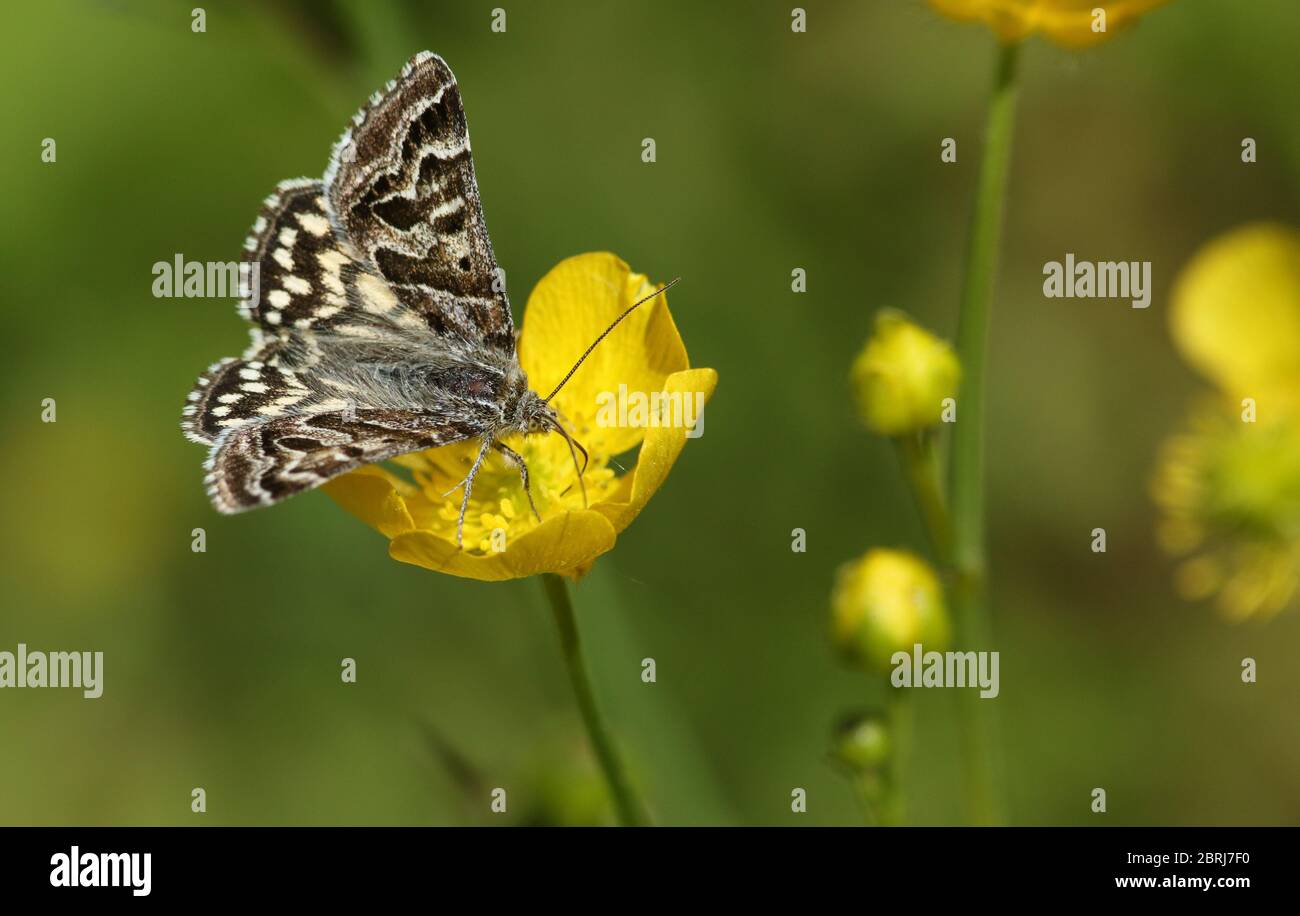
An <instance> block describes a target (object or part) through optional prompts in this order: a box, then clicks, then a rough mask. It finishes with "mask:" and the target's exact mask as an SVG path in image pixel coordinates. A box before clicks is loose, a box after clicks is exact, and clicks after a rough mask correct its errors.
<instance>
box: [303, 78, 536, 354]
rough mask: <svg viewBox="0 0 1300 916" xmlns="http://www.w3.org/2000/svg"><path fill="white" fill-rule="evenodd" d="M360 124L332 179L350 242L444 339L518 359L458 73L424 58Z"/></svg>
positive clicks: (337, 154)
mask: <svg viewBox="0 0 1300 916" xmlns="http://www.w3.org/2000/svg"><path fill="white" fill-rule="evenodd" d="M353 120H354V126H353V127H352V129H350V130H349V131H348V132H347V133H346V134H344V135H343V137H342V139H340V141H339V143H338V144H337V146H336V147H335V150H334V156H333V159H332V160H331V163H330V167H329V169H328V170H327V171H326V174H325V181H326V185H327V191H328V200H329V203H330V208H331V210H332V211H333V213H334V215H335V218H336V219H337V221H338V224H339V226H340V227H341V228H342V230H343V231H344V232H345V234H346V235H347V238H348V240H349V242H350V243H351V244H352V245H353V246H354V247H355V248H356V249H357V250H358V251H359V252H360V253H361V255H362V256H363V257H364V258H365V259H366V260H367V262H368V264H369V265H370V266H372V267H373V269H374V270H376V271H377V272H378V273H379V274H380V275H381V276H382V277H383V278H384V279H385V280H386V281H387V282H388V284H389V286H390V287H391V288H392V289H393V291H394V292H395V293H396V295H397V297H398V298H399V299H400V300H401V302H402V303H403V304H404V305H405V306H407V307H408V308H410V309H413V310H415V311H416V312H417V313H418V314H419V315H420V316H421V317H422V318H423V319H424V320H425V322H426V323H427V324H428V326H429V327H430V328H431V329H432V330H433V331H434V332H435V333H437V334H439V335H444V336H448V337H455V338H457V339H459V340H461V341H464V342H465V343H467V344H469V345H473V346H482V347H487V348H491V349H494V350H496V351H499V352H500V353H503V354H506V355H511V354H513V353H514V346H515V340H514V322H513V321H512V319H511V316H510V304H509V302H508V300H507V299H506V294H505V290H504V285H503V284H502V283H500V282H499V279H498V273H497V264H496V257H495V255H494V254H493V251H492V243H491V241H490V240H489V238H488V233H487V225H486V223H485V222H484V219H483V208H482V204H481V203H480V201H479V193H478V184H477V182H476V181H475V178H474V162H473V159H472V158H471V156H470V145H469V133H468V130H467V128H466V123H465V111H464V108H463V106H462V104H461V97H460V88H459V87H458V86H457V85H456V79H455V77H454V76H452V73H451V70H450V69H449V68H448V67H447V65H446V63H444V62H443V60H442V58H440V57H438V56H436V55H433V54H429V53H427V52H425V53H422V54H420V55H417V56H416V57H414V58H412V60H411V61H410V62H409V63H407V65H406V67H405V68H403V70H402V75H401V76H400V78H399V79H397V80H395V81H393V82H392V83H390V84H389V86H388V87H387V91H386V92H384V93H376V94H375V95H374V96H373V97H372V98H371V102H370V104H369V105H368V106H367V107H365V108H364V109H362V110H361V111H360V112H359V113H358V114H357V116H356V117H355V118H354V119H353Z"/></svg>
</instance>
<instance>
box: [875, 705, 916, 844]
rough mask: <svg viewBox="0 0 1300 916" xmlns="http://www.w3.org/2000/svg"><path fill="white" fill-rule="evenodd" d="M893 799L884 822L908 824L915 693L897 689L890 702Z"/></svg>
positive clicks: (887, 808)
mask: <svg viewBox="0 0 1300 916" xmlns="http://www.w3.org/2000/svg"><path fill="white" fill-rule="evenodd" d="M889 742H890V746H891V748H892V749H891V752H890V755H889V796H888V799H887V801H886V804H885V809H884V812H883V814H882V816H881V819H880V823H881V824H882V825H883V826H886V827H897V826H900V825H902V824H905V823H907V780H906V773H907V765H908V763H909V760H910V757H911V754H912V692H911V691H910V690H908V691H903V690H893V691H892V692H891V696H890V700H889Z"/></svg>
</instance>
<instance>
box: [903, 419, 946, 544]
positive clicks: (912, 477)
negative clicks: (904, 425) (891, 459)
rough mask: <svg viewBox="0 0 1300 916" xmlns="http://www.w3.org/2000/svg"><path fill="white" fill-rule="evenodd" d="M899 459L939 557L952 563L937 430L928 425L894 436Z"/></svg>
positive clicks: (926, 531)
mask: <svg viewBox="0 0 1300 916" xmlns="http://www.w3.org/2000/svg"><path fill="white" fill-rule="evenodd" d="M894 446H895V448H896V449H897V451H898V460H899V463H901V464H902V466H903V473H904V474H905V475H906V476H907V483H908V485H909V487H910V488H911V490H912V497H913V498H914V499H915V500H916V507H917V509H918V510H919V511H920V513H921V520H922V521H923V522H924V523H925V533H926V535H927V536H928V537H929V539H930V547H931V548H932V549H933V550H934V555H935V558H936V559H938V561H939V562H940V563H942V564H944V565H948V564H950V563H952V521H951V520H950V519H949V518H948V506H947V505H946V504H945V502H944V496H943V489H942V487H941V486H940V484H939V460H938V457H937V455H936V453H935V447H934V431H933V430H929V429H925V430H921V431H920V432H916V433H910V434H908V435H905V436H899V437H897V438H895V439H894Z"/></svg>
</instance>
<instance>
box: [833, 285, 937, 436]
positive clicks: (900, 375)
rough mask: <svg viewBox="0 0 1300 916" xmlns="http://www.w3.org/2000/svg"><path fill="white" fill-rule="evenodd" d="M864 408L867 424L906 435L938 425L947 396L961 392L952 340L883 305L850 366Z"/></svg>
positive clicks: (886, 432)
mask: <svg viewBox="0 0 1300 916" xmlns="http://www.w3.org/2000/svg"><path fill="white" fill-rule="evenodd" d="M849 376H850V381H851V383H852V385H853V395H854V398H855V399H856V401H857V405H858V414H859V416H861V418H862V422H863V423H865V424H866V426H867V428H868V429H870V430H872V431H873V432H877V433H880V434H881V435H884V436H901V435H904V434H905V433H911V432H916V431H919V430H922V429H926V428H928V427H931V426H934V425H936V424H937V423H938V422H939V421H940V420H941V419H942V418H943V409H944V401H945V400H947V399H949V398H956V396H957V383H958V381H959V380H960V378H961V364H960V363H959V362H958V360H957V354H956V353H954V352H953V349H952V347H951V346H949V345H948V343H947V341H943V340H940V339H939V338H938V337H935V336H934V335H933V334H931V333H930V332H929V331H927V330H926V329H925V328H923V327H921V326H919V325H917V324H914V323H913V322H911V321H909V320H908V319H907V316H906V315H904V314H903V313H902V312H899V311H895V310H894V309H881V310H880V312H878V313H877V315H876V328H875V331H874V332H873V333H872V335H871V338H870V339H869V340H868V341H867V345H866V346H865V347H863V348H862V352H861V353H859V354H858V357H857V359H855V360H854V361H853V368H852V369H851V370H850V371H849Z"/></svg>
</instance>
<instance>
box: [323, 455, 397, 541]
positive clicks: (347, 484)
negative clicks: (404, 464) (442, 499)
mask: <svg viewBox="0 0 1300 916" xmlns="http://www.w3.org/2000/svg"><path fill="white" fill-rule="evenodd" d="M321 489H323V490H324V491H325V492H326V493H328V494H329V497H330V499H332V500H334V501H335V502H336V503H338V504H339V505H340V506H342V507H343V508H344V509H345V510H347V511H348V512H350V513H352V514H353V515H355V516H356V517H357V518H359V519H361V521H363V522H365V523H366V524H367V525H369V526H370V527H371V528H374V529H376V530H377V531H379V532H380V533H381V534H383V535H384V537H387V538H394V537H396V536H397V535H399V534H401V533H402V532H404V531H411V530H412V529H414V528H415V521H414V520H413V519H412V518H411V513H410V511H409V510H408V508H407V505H406V499H405V497H404V495H403V493H402V490H406V491H407V495H414V487H411V486H410V484H407V483H406V482H405V481H402V480H399V479H398V478H396V477H394V476H393V475H392V474H389V473H388V472H387V471H385V470H384V469H383V468H381V467H379V466H378V465H374V464H368V465H365V466H364V467H359V468H357V469H356V470H355V471H352V472H351V473H348V474H344V475H343V476H341V477H335V478H334V479H333V480H331V481H329V482H328V483H326V484H325V485H324V486H323V487H322V488H321Z"/></svg>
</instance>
